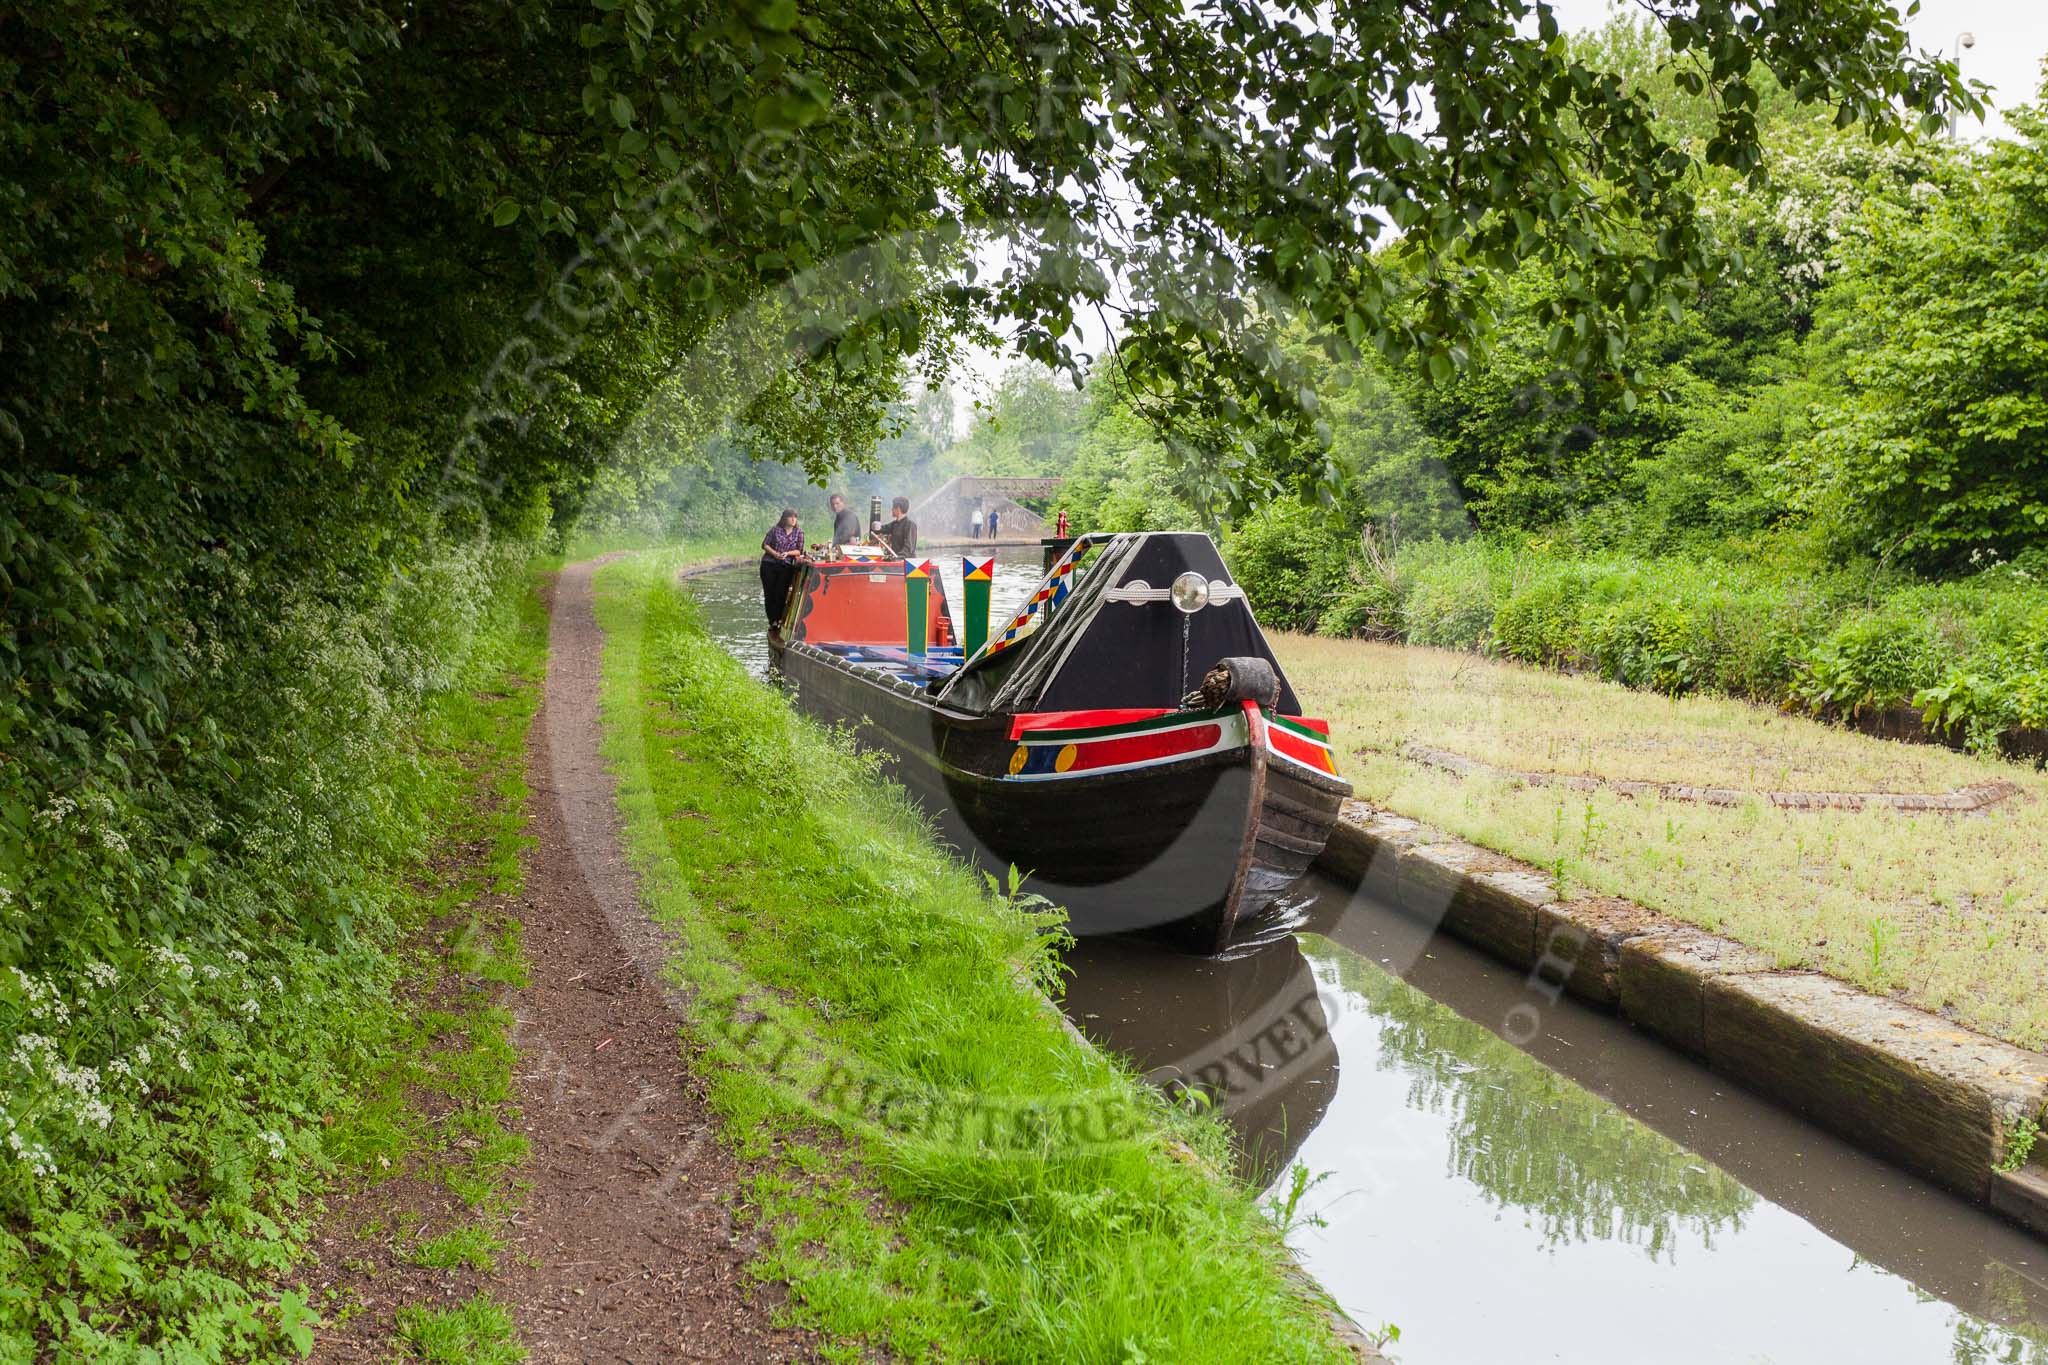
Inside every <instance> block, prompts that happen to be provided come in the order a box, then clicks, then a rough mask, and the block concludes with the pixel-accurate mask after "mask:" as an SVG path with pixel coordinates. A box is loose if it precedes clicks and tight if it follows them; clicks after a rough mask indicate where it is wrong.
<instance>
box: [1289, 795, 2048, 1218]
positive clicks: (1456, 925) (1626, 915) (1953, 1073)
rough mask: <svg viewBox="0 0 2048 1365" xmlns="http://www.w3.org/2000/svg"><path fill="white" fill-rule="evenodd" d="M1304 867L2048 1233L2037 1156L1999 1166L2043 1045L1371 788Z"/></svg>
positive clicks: (2045, 1063) (2033, 1104) (2041, 1062)
mask: <svg viewBox="0 0 2048 1365" xmlns="http://www.w3.org/2000/svg"><path fill="white" fill-rule="evenodd" d="M1317 865H1318V866H1319V867H1321V868H1323V869H1324V870H1326V871H1328V872H1331V873H1333V874H1335V875H1337V876H1339V877H1341V878H1343V879H1345V880H1347V881H1355V882H1356V883H1357V884H1358V886H1359V888H1360V889H1361V890H1363V891H1365V892H1367V893H1368V894H1370V895H1373V896H1374V897H1376V898H1378V899H1380V900H1383V901H1385V902H1387V903H1388V904H1390V905H1392V906H1394V907H1396V908H1397V909H1399V910H1401V911H1403V912H1404V913H1406V914H1409V915H1411V916H1415V917H1418V918H1421V919H1423V920H1424V921H1426V922H1429V923H1431V924H1436V925H1439V926H1440V927H1441V928H1442V929H1443V930H1444V931H1445V932H1446V933H1449V934H1451V935H1452V936H1454V937H1456V938H1458V939H1461V940H1463V941H1464V942H1466V943H1469V944H1471V945H1473V946H1474V947H1477V948H1479V949H1481V950H1482V951H1484V952H1486V953H1488V954H1489V955H1491V956H1493V957H1496V958H1499V959H1501V960H1502V961H1504V962H1507V963H1509V964H1511V965H1512V966H1515V967H1517V968H1520V969H1523V970H1526V971H1528V972H1529V973H1530V977H1531V981H1532V982H1533V983H1536V984H1539V985H1544V986H1547V987H1549V988H1550V989H1553V990H1557V991H1562V992H1563V993H1566V994H1569V995H1572V996H1574V997H1576V998H1578V999H1579V1000H1581V1001H1583V1002H1585V1003H1586V1004H1588V1005H1592V1006H1595V1007H1598V1008H1601V1009H1605V1010H1609V1011H1613V1012H1615V1013H1618V1014H1620V1015H1621V1016H1622V1017H1624V1018H1626V1019H1627V1020H1628V1021H1629V1022H1630V1023H1631V1024H1633V1025H1634V1026H1636V1027H1637V1028H1639V1029H1642V1030H1643V1031H1644V1032H1646V1033H1650V1034H1653V1035H1654V1036H1656V1037H1657V1038H1658V1039H1660V1040H1661V1041H1663V1042H1664V1043H1667V1044H1669V1045H1670V1046H1672V1047H1674V1048H1677V1049H1678V1050H1679V1051H1682V1052H1684V1053H1686V1054H1688V1055H1690V1056H1692V1057H1694V1058H1697V1059H1698V1060H1700V1061H1703V1062H1705V1063H1706V1064H1707V1065H1708V1066H1710V1067H1712V1068H1713V1069H1714V1070H1715V1071H1718V1072H1720V1073H1721V1074H1722V1075H1724V1076H1727V1077H1728V1078H1730V1079H1731V1080H1734V1081H1736V1082H1738V1083H1740V1084H1741V1085H1743V1086H1744V1087H1746V1088H1748V1089H1750V1090H1754V1091H1756V1092H1758V1093H1760V1094H1762V1095H1765V1096H1767V1097H1769V1098H1770V1099H1772V1100H1774V1101H1776V1102H1778V1103H1780V1104H1783V1105H1784V1106H1786V1107H1787V1108H1789V1109H1792V1110H1794V1111H1796V1112H1798V1113H1800V1114H1802V1115H1804V1116H1805V1117H1807V1118H1808V1119H1811V1120H1812V1121H1813V1122H1815V1123H1817V1124H1818V1125H1820V1126H1821V1127H1823V1128H1826V1129H1828V1130H1829V1131H1831V1132H1833V1133H1835V1134H1837V1135H1838V1136H1840V1137H1842V1138H1844V1139H1846V1140H1848V1141H1849V1142H1851V1143H1854V1144H1856V1145H1857V1146H1860V1147H1863V1148H1865V1149H1866V1150H1868V1151H1871V1152H1874V1153H1876V1154H1877V1155H1879V1156H1882V1157H1884V1158H1886V1159H1887V1160H1890V1161H1892V1162H1895V1163H1897V1164H1898V1165H1900V1166H1902V1167H1905V1168H1906V1169H1908V1170H1911V1171H1913V1172H1915V1173H1917V1174H1920V1175H1924V1176H1926V1177H1927V1178H1929V1179H1930V1180H1933V1181H1934V1182H1936V1183H1937V1184H1940V1185H1942V1186H1944V1187H1946V1188H1948V1189H1950V1190H1952V1191H1954V1192H1955V1193H1957V1194H1960V1195H1962V1196H1964V1197H1965V1198H1967V1199H1970V1200H1972V1201H1973V1202H1975V1203H1978V1204H1982V1205H1986V1206H1988V1207H1990V1208H1992V1209H1995V1210H1996V1211H1998V1212H1999V1213H2001V1214H2004V1215H2005V1216H2006V1217H2008V1218H2010V1219H2012V1220H2013V1221H2014V1222H2016V1223H2018V1224H2020V1225H2021V1226H2022V1227H2025V1228H2027V1229H2028V1230H2029V1231H2031V1232H2033V1233H2035V1234H2036V1235H2039V1236H2042V1237H2048V1167H2044V1166H2042V1165H2041V1164H2039V1162H2038V1159H2037V1162H2036V1164H2034V1165H2031V1166H2028V1167H2024V1168H2022V1169H2021V1170H2020V1171H2018V1172H2006V1171H2003V1170H2000V1169H1999V1163H2000V1159H2001V1158H2002V1157H2003V1155H2004V1153H2005V1146H2006V1141H2007V1137H2008V1134H2009V1132H2010V1130H2011V1129H2012V1126H2013V1125H2014V1124H2016V1123H2017V1122H2018V1121H2019V1120H2020V1119H2022V1118H2023V1117H2028V1116H2035V1117H2038V1116H2039V1115H2041V1113H2042V1112H2043V1110H2044V1109H2048V1056H2044V1055H2042V1054H2041V1053H2037V1052H2030V1051H2027V1050H2026V1049H2024V1048H2020V1047H2016V1046H2014V1045H2013V1044H2011V1043H2006V1042H2002V1041H2000V1040H1998V1039H1996V1038H1991V1037H1988V1036H1986V1035H1984V1034H1981V1033H1977V1032H1974V1031H1972V1030H1970V1029H1966V1028H1963V1027H1962V1026H1961V1025H1958V1024H1954V1023H1951V1022H1949V1021H1948V1020H1946V1019H1943V1018H1941V1017H1939V1016H1938V1015H1933V1014H1929V1013H1927V1012H1926V1011H1925V1010H1920V1009H1915V1008H1913V1007H1912V1006H1910V1005H1904V1004H1901V1003H1899V1002H1898V1001H1896V1000H1890V999H1886V998H1885V997H1883V996H1877V995H1871V994H1869V993H1868V992H1865V991H1860V990H1857V989H1856V988H1855V987H1853V986H1849V985H1847V984H1845V983H1843V982H1841V981H1838V980H1836V979H1834V978H1833V977H1829V976H1824V975H1822V974H1820V973H1817V972H1804V971H1781V970H1779V969H1778V967H1777V964H1776V963H1775V961H1774V960H1773V959H1771V957H1770V956H1769V955H1768V954H1765V953H1762V952H1759V951H1757V950H1756V949H1753V948H1749V947H1746V946H1745V945H1743V944H1740V943H1737V942H1735V941H1734V940H1733V939H1728V938H1723V937H1721V936H1720V935H1717V934H1710V933H1708V932H1707V931H1705V930H1703V929H1700V928H1697V927H1695V926H1693V925H1690V924H1687V923H1685V922H1683V921H1681V920H1677V919H1673V918H1672V917H1670V916H1668V915H1663V914H1659V913H1658V912H1656V911H1653V910H1650V909H1648V908H1646V907H1644V906H1641V905H1637V904H1635V903H1634V902H1632V901H1627V900H1622V899H1620V898H1618V897H1612V896H1574V897H1569V898H1567V899H1564V900H1560V899H1559V898H1558V896H1557V891H1556V884H1555V882H1554V881H1553V880H1552V879H1551V878H1550V876H1549V875H1548V874H1547V873H1545V872H1543V871H1541V870H1540V869H1538V868H1535V867H1531V866H1529V865H1528V864H1526V863H1520V862H1516V861H1514V860H1513V859H1509V858H1505V857H1503V856H1501V855H1500V854H1498V853H1495V852H1493V851H1492V850H1491V849H1486V848H1482V847H1480V846H1479V845H1477V844H1472V843H1467V842H1465V841H1464V840H1461V839H1456V838H1453V837H1452V836H1450V835H1448V834H1445V833H1443V832H1442V831H1440V830H1435V829H1431V828H1430V827H1428V826H1426V825H1423V824H1422V823H1421V822H1419V821H1416V820H1411V819H1409V818H1407V817H1406V816H1402V815H1396V814H1394V813H1393V812H1391V811H1386V810H1381V809H1379V808H1377V807H1375V806H1373V805H1371V804H1370V803H1368V802H1364V801H1356V800H1354V801H1347V802H1346V803H1345V809H1344V816H1343V818H1342V819H1341V820H1339V821H1338V823H1337V827H1336V829H1335V830H1334V831H1333V832H1332V833H1331V836H1330V841H1329V844H1328V845H1327V847H1326V848H1325V849H1324V851H1323V854H1322V857H1321V858H1320V859H1318V864H1317ZM2043 1145H2044V1146H2048V1143H2044V1144H2043Z"/></svg>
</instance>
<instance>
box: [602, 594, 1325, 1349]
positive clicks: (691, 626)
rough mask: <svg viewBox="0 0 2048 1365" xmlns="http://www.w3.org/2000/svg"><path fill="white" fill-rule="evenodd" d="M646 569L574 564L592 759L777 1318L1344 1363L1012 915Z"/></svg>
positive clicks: (989, 1344) (1024, 909)
mask: <svg viewBox="0 0 2048 1365" xmlns="http://www.w3.org/2000/svg"><path fill="white" fill-rule="evenodd" d="M672 567H673V566H672V565H671V564H669V563H667V562H664V561H660V560H654V561H649V562H629V563H624V564H615V565H612V566H609V567H607V568H605V569H604V570H602V571H601V572H600V574H599V577H598V585H599V601H598V613H599V620H600V622H601V623H602V625H603V626H604V628H605V631H606V633H607V642H606V647H605V658H604V671H605V690H604V722H605V746H606V754H607V757H608V758H609V760H610V762H611V763H612V765H613V766H614V768H615V770H616V772H617V773H618V775H619V779H620V802H621V806H622V809H623V812H624V815H625V820H626V825H627V831H628V839H629V844H630V848H631V851H632V855H633V858H634V860H635V862H636V863H637V865H638V867H639V869H640V871H641V874H642V887H643V891H644V894H645V895H646V896H647V897H648V900H649V903H650V904H651V906H652V907H653V908H654V910H655V913H656V914H657V915H658V917H659V918H660V919H661V920H662V922H663V923H664V924H666V925H667V926H668V927H669V929H670V930H671V931H672V933H673V935H674V948H673V964H674V971H675V976H676V979H677V980H678V981H679V983H681V984H682V985H683V986H684V987H685V988H686V989H687V991H688V992H689V994H690V996H691V998H692V1000H693V1009H692V1014H691V1018H690V1020H689V1023H688V1025H687V1028H686V1032H687V1035H688V1037H689V1040H690V1042H691V1043H692V1044H693V1045H694V1046H695V1047H697V1048H699V1049H701V1050H702V1051H701V1053H700V1055H701V1056H702V1057H703V1058H704V1060H705V1063H706V1065H707V1067H708V1074H709V1077H710V1090H711V1096H712V1100H713V1104H714V1106H715V1108H716V1110H717V1112H718V1114H719V1117H720V1122H721V1126H722V1132H723V1135H724V1137H725V1140H726V1141H727V1142H729V1143H731V1144H733V1145H734V1146H735V1147H736V1148H737V1149H738V1151H739V1153H740V1154H741V1155H742V1157H743V1158H745V1159H746V1160H747V1161H748V1162H749V1163H750V1165H749V1169H750V1170H751V1171H752V1172H753V1175H752V1177H751V1184H750V1186H749V1190H748V1195H747V1199H746V1210H745V1211H746V1214H747V1216H748V1217H749V1218H751V1219H752V1220H753V1221H754V1223H755V1225H756V1227H757V1228H758V1230H759V1233H760V1235H761V1237H762V1242H761V1250H760V1253H759V1256H758V1258H757V1260H756V1262H755V1263H754V1271H755V1273H756V1274H757V1275H760V1276H762V1277H763V1278H766V1279H781V1280H786V1281H788V1282H789V1284H790V1286H791V1289H792V1295H791V1300H790V1308H789V1310H788V1311H789V1312H790V1314H791V1315H792V1317H793V1318H794V1319H795V1320H797V1321H799V1322H803V1323H808V1324H812V1325H815V1326H817V1327H819V1328H820V1329H822V1330H823V1331H824V1332H825V1333H827V1334H828V1335H829V1336H831V1337H833V1338H836V1339H837V1340H838V1341H840V1342H841V1343H848V1344H845V1345H842V1346H839V1347H835V1348H834V1349H835V1350H839V1351H844V1352H845V1354H846V1358H849V1359H856V1358H863V1355H864V1353H865V1352H868V1351H870V1350H873V1349H881V1350H884V1351H887V1352H889V1353H892V1354H895V1355H901V1356H904V1357H907V1358H910V1359H934V1358H944V1359H962V1358H969V1359H995V1360H1057V1361H1141V1360H1152V1361H1175V1362H1200V1361H1261V1362H1265V1361H1285V1360H1336V1359H1342V1358H1346V1357H1345V1354H1344V1352H1343V1351H1342V1350H1341V1349H1340V1347H1339V1346H1338V1345H1337V1343H1336V1341H1335V1339H1334V1337H1333V1335H1332V1333H1331V1332H1330V1330H1329V1324H1328V1319H1327V1318H1326V1317H1325V1316H1324V1310H1323V1308H1322V1307H1321V1306H1320V1305H1318V1304H1316V1303H1312V1302H1310V1301H1309V1300H1307V1299H1306V1298H1305V1297H1303V1295H1302V1293H1301V1292H1300V1291H1299V1290H1298V1289H1296V1288H1294V1287H1293V1286H1292V1285H1290V1283H1289V1281H1288V1280H1287V1279H1286V1278H1284V1276H1283V1273H1282V1269H1281V1257H1282V1247H1281V1245H1280V1240H1279V1237H1278V1234H1277V1232H1276V1230H1275V1229H1274V1227H1273V1226H1272V1224H1271V1223H1270V1222H1269V1221H1267V1220H1266V1219H1265V1218H1264V1216H1263V1215H1262V1214H1261V1213H1260V1212H1259V1211H1258V1209H1257V1207H1256V1205H1255V1198H1254V1195H1253V1193H1252V1192H1251V1191H1248V1190H1246V1189H1243V1188H1241V1187H1238V1186H1235V1185H1233V1184H1231V1183H1229V1182H1228V1181H1227V1180H1225V1179H1224V1178H1222V1177H1219V1176H1218V1175H1216V1174H1214V1172H1215V1171H1216V1170H1219V1169H1222V1168H1223V1166H1224V1164H1225V1157H1226V1139H1225V1137H1224V1134H1223V1132H1222V1130H1221V1128H1220V1126H1218V1125H1217V1124H1215V1123H1213V1122H1211V1121H1206V1120H1201V1121H1198V1120H1195V1119H1192V1118H1189V1117H1187V1116H1183V1115H1181V1114H1179V1113H1177V1112H1175V1111H1172V1110H1171V1109H1169V1108H1168V1107H1167V1106H1166V1104H1165V1102H1164V1101H1163V1100H1160V1099H1158V1098H1157V1097H1155V1096H1153V1095H1151V1094H1150V1093H1149V1092H1147V1091H1145V1090H1144V1089H1143V1088H1142V1087H1141V1086H1140V1085H1139V1084H1138V1083H1137V1082H1136V1080H1135V1079H1134V1078H1133V1077H1132V1075H1131V1074H1130V1073H1129V1072H1128V1070H1126V1069H1125V1068H1123V1067H1122V1066H1121V1065H1119V1064H1118V1063H1115V1062H1113V1061H1111V1060H1109V1059H1107V1058H1106V1057H1104V1056H1103V1055H1101V1054H1099V1053H1097V1052H1096V1051H1095V1050H1093V1049H1091V1048H1088V1047H1086V1046H1085V1045H1083V1044H1080V1043H1079V1042H1077V1041H1076V1040H1075V1039H1073V1038H1072V1037H1070V1036H1069V1035H1068V1034H1067V1033H1066V1032H1065V1031H1064V1029H1063V1028H1062V1026H1061V1024H1060V1022H1059V1020H1058V1019H1057V1017H1056V1016H1055V1015H1054V1014H1053V1013H1052V1012H1051V1011H1050V1010H1049V1009H1048V1008H1046V1006H1045V1003H1044V1001H1043V999H1042V998H1041V997H1039V996H1038V995H1037V993H1036V990H1035V989H1034V987H1033V986H1032V985H1030V984H1029V980H1028V979H1035V980H1036V981H1037V982H1039V983H1049V982H1051V981H1052V980H1053V979H1054V976H1055V971H1056V969H1055V967H1054V965H1053V958H1052V956H1051V942H1050V940H1049V939H1048V938H1047V937H1046V936H1045V935H1044V933H1043V932H1042V931H1043V929H1044V928H1045V925H1044V922H1043V920H1042V918H1041V917H1040V916H1039V915H1038V914H1036V913H1035V912H1034V911H1033V910H1032V908H1031V907H1029V906H1024V905H1020V904H1018V903H1017V902H1016V900H1015V899H1014V898H1013V897H1012V896H1011V895H1009V894H1007V893H1006V889H1004V888H994V889H992V888H991V887H989V886H987V885H984V884H983V883H982V882H981V881H980V880H978V879H977V878H976V876H975V875H973V874H972V873H970V872H969V871H968V870H966V869H965V868H963V867H962V866H960V865H959V864H958V863H956V862H954V861H952V860H951V859H950V858H948V857H947V856H946V855H944V854H943V853H942V852H940V851H939V849H938V848H937V847H936V846H935V845H934V843H933V841H932V839H931V838H930V837H929V832H928V830H927V828H926V826H925V824H924V823H923V822H922V821H921V820H920V818H919V817H918V816H917V814H916V813H915V812H914V811H913V809H912V808H911V807H910V805H909V804H908V802H907V800H906V798H905V797H904V796H903V795H902V794H901V792H900V791H899V790H898V789H896V788H895V787H893V786H891V785H890V784H888V783H886V782H884V781H882V780H881V778H880V777H879V776H878V774H877V771H876V767H875V763H874V761H873V759H872V758H871V757H865V756H861V755H858V754H856V753H855V752H854V750H853V748H852V747H851V746H850V745H849V743H848V742H847V740H846V739H845V738H844V737H843V736H839V735H835V734H831V733H828V732H827V731H825V730H823V729H821V728H819V727H818V726H817V725H815V724H813V723H811V722H809V721H807V720H804V719H802V718H800V717H798V716H797V715H795V714H794V713H792V711H791V710H790V708H789V706H788V705H787V703H786V702H785V701H784V700H783V699H782V698H781V696H780V695H778V694H776V693H774V692H772V691H770V690H768V689H766V688H763V687H761V686H759V685H757V684H755V683H753V682H751V681H750V680H749V679H748V678H747V677H746V675H745V674H744V672H743V671H742V670H741V668H740V667H739V665H738V664H737V663H736V662H735V661H734V660H732V659H731V658H730V657H728V656H727V655H726V654H725V653H724V652H723V651H722V650H721V649H720V648H719V647H718V646H717V645H716V644H715V643H714V642H713V641H712V640H711V639H710V638H709V636H708V635H707V634H706V633H705V630H704V627H703V624H702V622H701V619H700V617H699V615H698V612H697V609H696V608H695V606H694V604H692V603H690V602H688V601H687V599H686V598H685V597H684V596H683V595H682V594H681V593H680V592H678V591H677V590H676V589H675V587H674V586H673V584H672V583H671V582H670V574H671V570H672ZM878 1196H879V1197H878Z"/></svg>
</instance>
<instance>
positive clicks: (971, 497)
mask: <svg viewBox="0 0 2048 1365" xmlns="http://www.w3.org/2000/svg"><path fill="white" fill-rule="evenodd" d="M1065 482H1066V480H1064V479H1059V478H984V477H982V476H979V475H969V474H963V475H960V476H959V477H958V478H953V479H948V480H947V481H946V482H945V483H943V484H940V485H939V487H938V488H936V489H935V490H933V491H932V492H930V493H927V494H926V495H925V496H924V497H923V499H922V500H920V501H919V502H918V503H916V504H915V505H914V506H912V508H911V509H910V515H911V517H912V518H913V519H914V520H915V521H916V522H917V526H918V532H919V534H920V535H922V536H925V537H928V538H931V539H946V540H952V539H955V538H958V537H961V536H966V535H971V534H972V533H973V526H974V512H975V509H976V508H979V509H981V515H982V518H983V520H984V522H985V521H986V520H987V518H988V515H989V513H991V512H993V513H995V514H996V515H997V516H999V517H1001V518H1002V526H1001V530H1002V538H1003V539H1004V540H1037V539H1039V538H1040V537H1042V536H1045V535H1048V534H1050V532H1049V530H1048V528H1047V527H1046V524H1045V518H1043V517H1041V516H1039V515H1038V513H1036V512H1034V511H1032V510H1031V509H1030V508H1028V507H1026V506H1024V505H1023V504H1022V503H1020V502H1018V501H1017V499H1019V498H1049V497H1051V496H1052V495H1053V494H1055V493H1057V492H1058V491H1059V490H1060V486H1061V485H1062V484H1063V483H1065Z"/></svg>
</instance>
